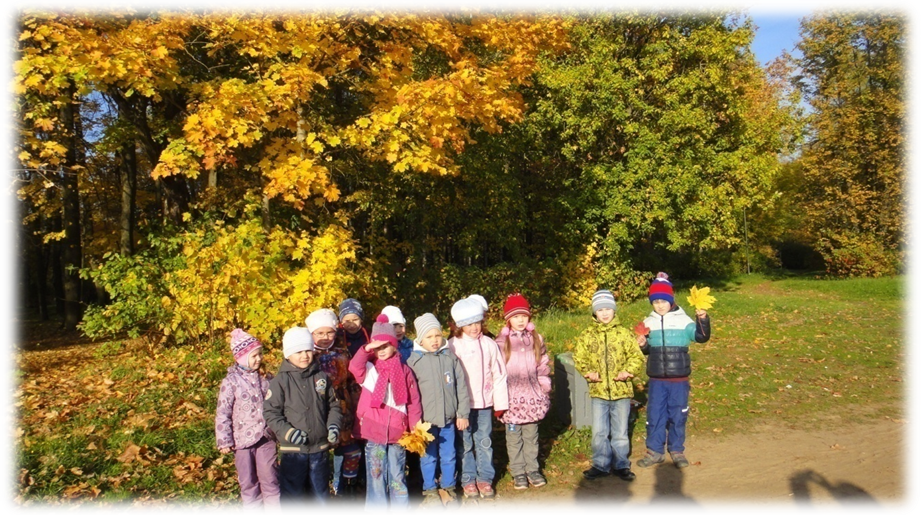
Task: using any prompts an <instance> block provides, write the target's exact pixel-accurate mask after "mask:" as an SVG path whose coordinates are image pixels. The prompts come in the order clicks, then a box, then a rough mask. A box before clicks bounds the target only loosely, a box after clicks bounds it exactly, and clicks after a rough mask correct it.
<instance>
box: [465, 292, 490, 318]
mask: <svg viewBox="0 0 921 515" xmlns="http://www.w3.org/2000/svg"><path fill="white" fill-rule="evenodd" d="M467 298H468V299H470V300H475V301H476V303H477V304H479V305H480V306H482V307H483V312H484V313H485V312H487V311H489V304H487V303H486V299H484V298H483V296H482V295H477V294H476V293H474V294H473V295H470V296H469V297H467Z"/></svg>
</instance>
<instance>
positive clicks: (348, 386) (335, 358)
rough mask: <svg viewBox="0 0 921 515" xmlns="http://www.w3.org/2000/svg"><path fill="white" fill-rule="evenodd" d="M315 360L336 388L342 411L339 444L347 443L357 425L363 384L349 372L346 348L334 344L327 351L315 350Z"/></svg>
mask: <svg viewBox="0 0 921 515" xmlns="http://www.w3.org/2000/svg"><path fill="white" fill-rule="evenodd" d="M313 359H314V361H316V362H318V363H319V364H320V370H322V371H323V372H326V375H328V376H329V380H330V381H332V383H333V389H334V390H336V397H337V398H338V399H339V408H340V411H341V412H342V425H340V426H339V430H340V432H339V442H338V444H337V445H338V446H340V447H341V446H344V445H347V444H348V443H350V442H351V441H352V426H353V425H355V409H356V408H357V407H358V396H359V395H361V385H359V384H357V383H356V382H355V378H354V377H352V374H350V373H349V355H348V352H347V351H346V350H345V349H344V348H340V347H337V346H333V347H332V348H331V349H329V350H327V351H314V358H313Z"/></svg>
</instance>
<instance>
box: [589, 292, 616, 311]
mask: <svg viewBox="0 0 921 515" xmlns="http://www.w3.org/2000/svg"><path fill="white" fill-rule="evenodd" d="M602 308H611V309H613V310H614V311H617V303H616V302H614V294H613V293H611V290H598V291H596V292H595V294H594V295H592V314H593V315H594V314H595V312H596V311H598V310H599V309H602Z"/></svg>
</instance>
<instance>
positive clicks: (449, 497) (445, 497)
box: [438, 487, 457, 508]
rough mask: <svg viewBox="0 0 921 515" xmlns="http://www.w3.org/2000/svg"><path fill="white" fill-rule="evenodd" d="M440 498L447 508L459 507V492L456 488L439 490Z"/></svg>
mask: <svg viewBox="0 0 921 515" xmlns="http://www.w3.org/2000/svg"><path fill="white" fill-rule="evenodd" d="M438 496H439V497H440V498H441V504H442V505H443V506H445V507H447V508H454V507H455V506H457V492H455V491H454V488H453V487H452V488H439V489H438Z"/></svg>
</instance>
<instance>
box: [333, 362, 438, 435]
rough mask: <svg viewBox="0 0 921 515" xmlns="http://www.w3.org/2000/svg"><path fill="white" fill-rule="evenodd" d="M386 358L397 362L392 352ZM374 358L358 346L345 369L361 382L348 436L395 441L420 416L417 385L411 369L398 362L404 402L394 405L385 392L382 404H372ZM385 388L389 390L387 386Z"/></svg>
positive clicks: (390, 397) (375, 371) (374, 376)
mask: <svg viewBox="0 0 921 515" xmlns="http://www.w3.org/2000/svg"><path fill="white" fill-rule="evenodd" d="M390 359H396V360H398V361H399V359H400V356H399V354H394V355H393V356H392V357H391V358H390ZM374 361H377V358H375V357H374V355H373V353H371V352H368V351H367V350H365V348H364V346H362V347H359V348H358V350H357V351H356V353H355V355H354V356H353V357H352V360H351V361H350V362H349V372H351V373H352V375H353V376H355V380H356V381H358V383H359V384H361V397H360V398H359V399H358V410H357V411H356V413H355V417H356V420H355V426H354V427H353V429H352V436H354V437H355V438H364V439H365V440H368V441H370V442H374V443H377V444H382V445H383V444H392V443H397V441H399V440H400V437H401V436H403V433H405V432H406V431H409V430H410V429H412V427H413V426H415V425H416V422H419V421H420V420H421V419H422V403H421V402H420V400H419V387H418V385H417V384H416V377H415V376H414V375H413V371H412V370H411V369H410V368H409V367H408V366H406V365H405V364H402V363H401V364H400V367H401V370H402V372H403V374H402V376H403V379H404V380H405V381H406V394H407V399H406V404H402V405H397V404H396V403H395V402H394V401H393V396H392V395H391V394H390V392H389V391H388V393H387V395H386V397H385V402H384V404H383V405H381V406H372V405H371V404H372V403H371V394H372V393H373V392H374V387H375V384H376V383H377V377H378V374H377V370H375V368H374V363H373V362H374ZM387 387H388V390H389V388H390V385H388V386H387Z"/></svg>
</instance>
